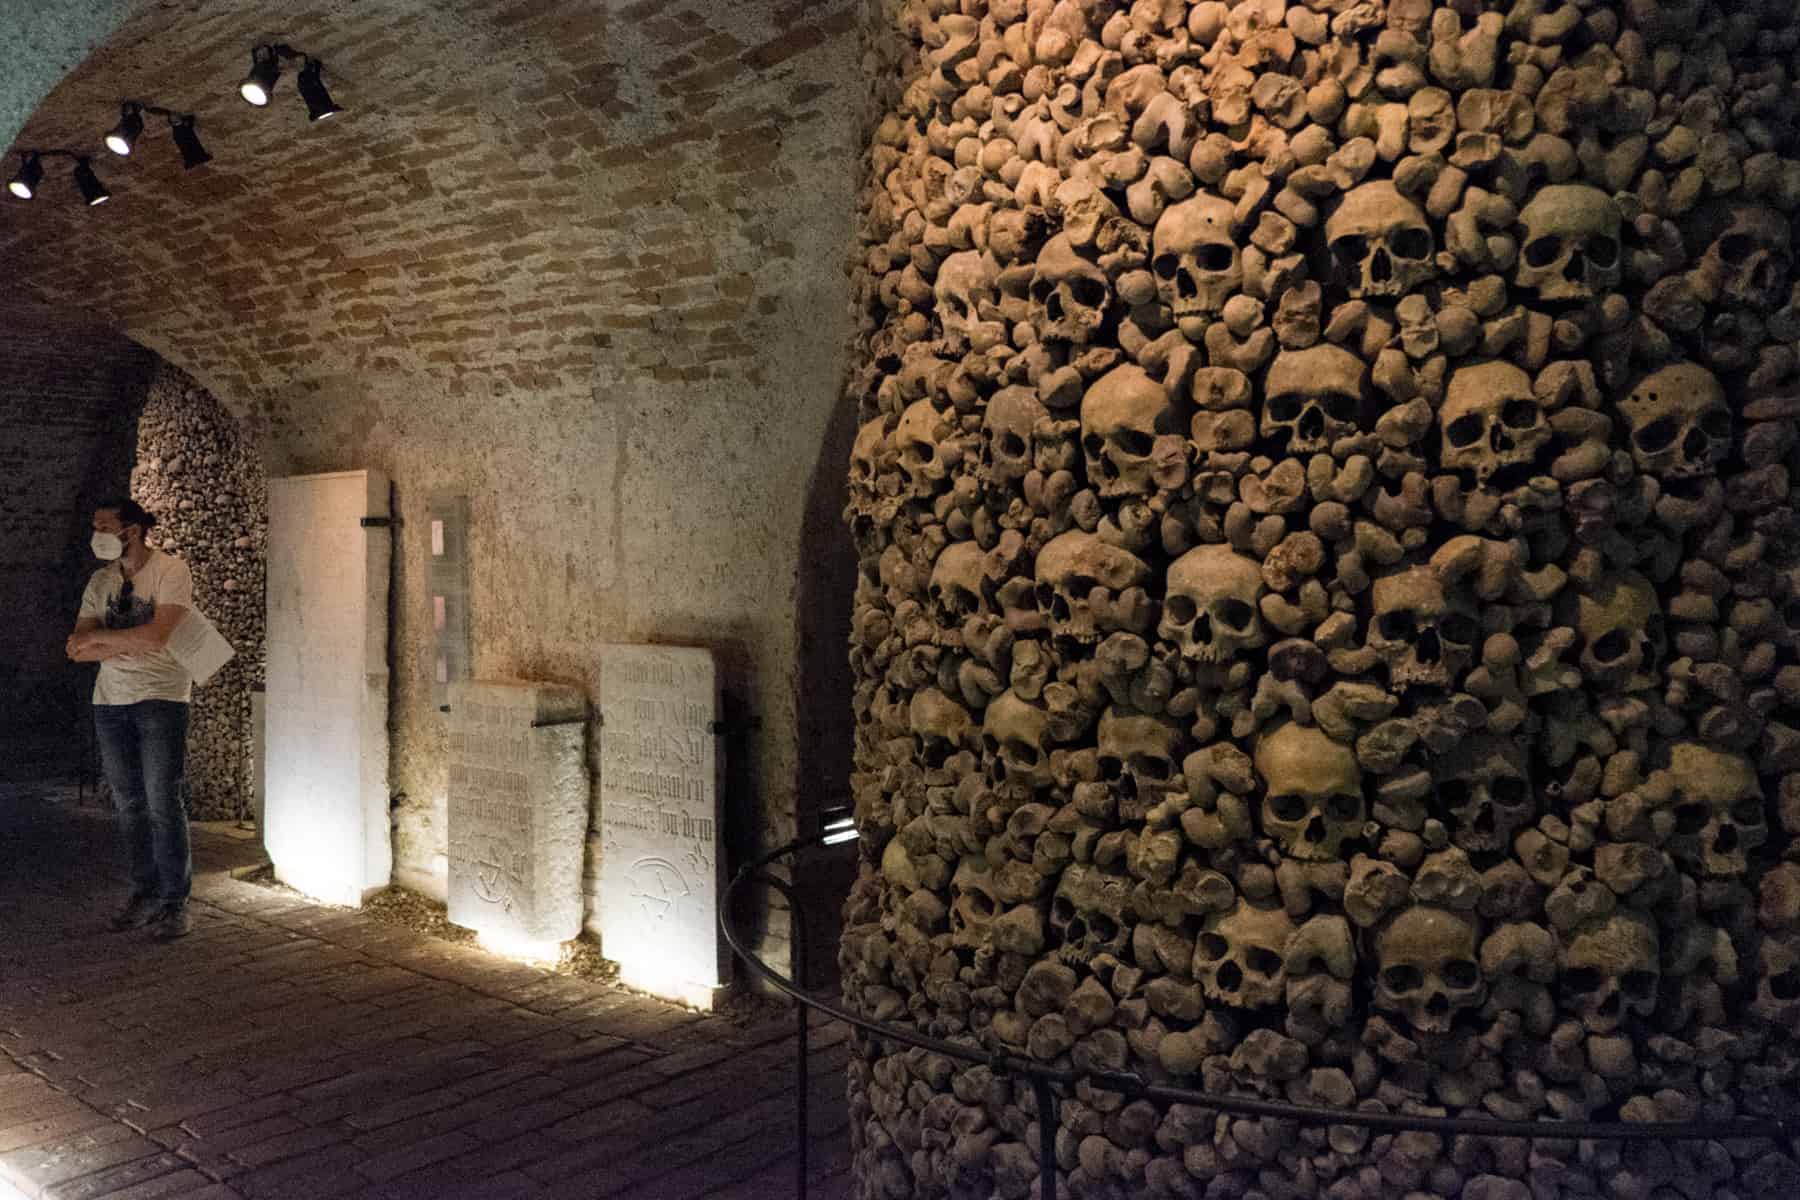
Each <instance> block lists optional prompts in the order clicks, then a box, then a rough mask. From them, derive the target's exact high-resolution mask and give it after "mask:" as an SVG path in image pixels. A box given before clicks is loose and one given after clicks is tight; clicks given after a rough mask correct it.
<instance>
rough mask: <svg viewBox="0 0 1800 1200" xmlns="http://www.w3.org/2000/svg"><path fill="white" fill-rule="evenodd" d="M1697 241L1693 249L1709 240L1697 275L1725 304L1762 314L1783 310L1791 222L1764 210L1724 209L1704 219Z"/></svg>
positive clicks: (1733, 206)
mask: <svg viewBox="0 0 1800 1200" xmlns="http://www.w3.org/2000/svg"><path fill="white" fill-rule="evenodd" d="M1694 237H1695V241H1694V242H1691V243H1690V246H1692V245H1697V244H1698V242H1699V240H1701V239H1707V238H1710V244H1709V245H1708V246H1707V248H1706V252H1705V253H1704V254H1703V255H1701V257H1700V263H1699V270H1700V272H1701V273H1702V274H1703V275H1704V276H1706V277H1707V279H1708V280H1709V282H1711V283H1712V284H1713V285H1714V286H1715V287H1716V288H1717V291H1718V296H1719V300H1720V302H1721V303H1724V304H1730V305H1735V306H1737V307H1739V308H1749V309H1754V310H1756V311H1758V312H1772V311H1774V310H1775V309H1777V308H1780V307H1781V302H1782V301H1783V300H1784V299H1785V298H1786V292H1787V286H1788V278H1789V275H1790V273H1791V272H1792V270H1793V266H1794V256H1793V243H1794V231H1793V229H1792V228H1791V227H1790V226H1789V224H1788V221H1787V218H1785V217H1783V216H1782V215H1781V214H1780V213H1778V212H1776V211H1775V210H1774V209H1772V208H1767V207H1764V206H1763V205H1760V204H1744V203H1741V202H1732V203H1725V204H1721V205H1717V206H1713V207H1710V208H1708V209H1706V210H1705V211H1704V212H1702V213H1701V214H1700V216H1699V218H1698V220H1697V221H1696V223H1695V226H1694Z"/></svg>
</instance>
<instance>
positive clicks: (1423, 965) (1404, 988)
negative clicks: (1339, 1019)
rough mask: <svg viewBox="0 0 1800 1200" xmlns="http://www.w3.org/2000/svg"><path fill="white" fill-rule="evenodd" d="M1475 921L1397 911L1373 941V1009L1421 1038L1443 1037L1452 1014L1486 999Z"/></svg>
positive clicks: (1434, 911) (1440, 912) (1422, 910)
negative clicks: (1393, 1015) (1426, 1035)
mask: <svg viewBox="0 0 1800 1200" xmlns="http://www.w3.org/2000/svg"><path fill="white" fill-rule="evenodd" d="M1480 940H1481V930H1480V929H1479V928H1478V926H1477V924H1476V921H1475V918H1474V917H1472V916H1468V915H1466V914H1464V913H1458V912H1452V911H1450V910H1449V909H1447V908H1432V907H1429V906H1427V905H1415V906H1413V907H1412V908H1408V909H1404V910H1402V911H1401V912H1400V913H1399V914H1398V915H1397V916H1395V917H1393V918H1392V919H1391V920H1389V921H1388V923H1387V924H1386V925H1384V926H1383V927H1382V929H1381V931H1380V932H1379V933H1378V934H1377V935H1376V937H1375V959H1376V963H1377V965H1378V974H1377V975H1376V982H1375V1005H1376V1007H1377V1008H1382V1009H1386V1010H1387V1011H1389V1012H1392V1013H1396V1014H1398V1015H1400V1016H1402V1017H1405V1018H1406V1020H1407V1021H1408V1022H1410V1023H1411V1025H1412V1027H1413V1028H1414V1029H1416V1030H1418V1031H1419V1032H1420V1033H1448V1032H1449V1031H1450V1026H1451V1023H1452V1022H1453V1021H1455V1020H1456V1014H1457V1013H1459V1012H1462V1011H1464V1010H1465V1009H1471V1008H1478V1007H1480V1005H1481V1002H1482V1000H1483V999H1485V998H1486V996H1487V981H1486V980H1485V979H1484V978H1483V977H1482V974H1481V963H1480V960H1479V958H1478V951H1477V946H1478V944H1479V942H1480Z"/></svg>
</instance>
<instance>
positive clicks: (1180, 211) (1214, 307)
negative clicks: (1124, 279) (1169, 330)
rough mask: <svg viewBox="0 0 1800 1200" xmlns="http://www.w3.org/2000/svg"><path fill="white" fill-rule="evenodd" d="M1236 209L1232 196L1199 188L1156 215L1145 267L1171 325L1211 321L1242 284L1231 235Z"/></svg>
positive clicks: (1241, 267)
mask: <svg viewBox="0 0 1800 1200" xmlns="http://www.w3.org/2000/svg"><path fill="white" fill-rule="evenodd" d="M1235 212H1236V207H1235V206H1234V205H1233V204H1232V203H1231V201H1229V200H1224V199H1221V198H1220V197H1218V196H1210V195H1207V194H1206V193H1204V192H1202V193H1201V194H1199V195H1197V196H1194V197H1193V198H1192V199H1189V200H1183V201H1182V202H1181V203H1180V204H1177V205H1174V206H1172V207H1170V208H1169V209H1167V210H1165V211H1164V212H1163V215H1162V216H1161V217H1160V218H1158V220H1157V222H1156V229H1155V231H1154V232H1153V233H1152V234H1151V237H1150V246H1151V258H1150V270H1151V272H1152V273H1153V274H1155V276H1156V292H1157V295H1158V296H1160V297H1161V299H1162V302H1163V303H1164V304H1165V305H1167V306H1168V309H1169V312H1170V314H1171V315H1172V316H1173V317H1174V318H1175V322H1176V324H1178V325H1179V324H1181V323H1182V322H1184V321H1186V322H1190V323H1191V322H1195V321H1198V322H1201V323H1205V322H1207V321H1210V320H1211V319H1212V318H1214V317H1216V316H1218V315H1219V313H1221V312H1223V311H1224V308H1225V302H1226V301H1227V300H1229V299H1231V297H1232V296H1233V295H1235V294H1236V293H1237V291H1238V289H1239V288H1240V287H1241V286H1242V284H1243V282H1244V262H1243V256H1242V253H1241V252H1240V251H1239V249H1238V244H1237V241H1236V239H1234V238H1233V237H1232V235H1231V228H1232V223H1233V220H1234V219H1235V216H1234V214H1235ZM1183 332H1184V333H1185V332H1189V331H1188V330H1185V329H1184V330H1183Z"/></svg>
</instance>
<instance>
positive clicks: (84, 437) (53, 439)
mask: <svg viewBox="0 0 1800 1200" xmlns="http://www.w3.org/2000/svg"><path fill="white" fill-rule="evenodd" d="M153 361H154V359H153V356H152V355H150V354H148V353H147V352H145V351H144V350H142V349H141V348H139V347H137V346H134V345H132V344H131V343H130V342H127V341H125V340H124V339H123V338H119V337H117V336H113V335H109V334H104V333H100V332H97V331H95V330H93V329H91V328H83V327H71V326H68V325H64V324H60V323H57V322H54V321H46V320H44V319H41V318H36V317H30V318H27V317H18V316H10V317H7V316H0V530H3V531H4V536H0V613H3V614H4V619H0V741H6V742H11V741H12V740H13V739H24V738H27V737H30V736H33V735H38V734H44V735H47V736H49V737H51V738H52V739H54V738H56V737H57V736H59V734H60V735H66V736H68V737H70V738H74V739H76V740H75V741H73V742H72V743H71V744H70V745H69V747H68V749H69V751H70V761H71V762H72V761H74V755H75V754H77V753H79V747H80V745H81V743H80V741H79V733H80V726H79V722H80V721H81V720H83V719H84V718H85V712H84V706H85V704H86V703H87V699H88V693H89V691H90V690H91V688H92V686H93V672H94V668H92V667H78V666H74V665H72V664H70V663H69V662H68V660H67V659H66V658H65V657H64V655H63V639H64V637H65V636H66V635H67V634H68V631H69V628H70V627H71V626H72V625H73V624H74V621H75V611H76V608H77V607H78V606H79V604H80V602H81V590H82V588H83V587H84V586H85V585H86V583H87V580H88V576H89V574H90V573H91V572H92V571H93V570H94V568H95V567H96V566H98V563H96V562H95V560H94V558H93V555H92V554H90V553H89V551H88V546H87V542H88V530H89V519H90V517H91V515H92V509H93V506H94V504H95V503H96V502H98V501H99V500H101V499H104V498H105V497H106V496H107V495H108V494H117V493H123V492H124V491H125V488H126V483H127V481H128V479H129V477H130V472H131V458H132V452H133V446H134V443H135V424H136V419H137V412H138V410H139V408H141V407H142V405H143V402H144V389H145V385H146V382H147V380H148V376H149V371H150V368H151V365H152V363H153Z"/></svg>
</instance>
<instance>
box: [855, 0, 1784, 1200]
mask: <svg viewBox="0 0 1800 1200" xmlns="http://www.w3.org/2000/svg"><path fill="white" fill-rule="evenodd" d="M872 22H873V25H874V28H873V31H872V36H871V38H870V40H869V48H868V55H867V62H868V64H869V70H870V75H871V80H872V84H873V86H874V87H875V88H876V89H877V94H878V97H879V100H880V103H881V105H882V111H881V113H880V114H879V121H878V124H875V125H874V127H873V129H872V134H871V138H870V145H869V147H868V153H867V158H866V162H865V171H866V180H867V188H866V192H865V199H864V210H863V213H862V222H861V226H860V237H861V242H860V245H859V246H858V247H857V249H856V253H855V256H854V274H855V295H856V303H857V306H858V317H859V319H860V323H861V324H860V332H859V334H858V337H857V341H856V347H855V358H854V365H855V375H854V378H853V382H852V386H851V402H853V403H856V404H858V405H859V406H860V417H861V420H862V422H863V424H862V426H861V431H860V433H859V435H858V437H857V439H856V444H855V451H854V456H853V460H852V462H851V465H850V471H851V501H850V506H849V511H848V514H847V515H848V520H849V522H850V526H851V529H852V532H853V534H854V536H855V538H856V541H857V545H858V547H859V550H860V555H861V563H862V570H861V577H860V581H859V588H858V591H857V598H856V613H855V623H854V634H853V645H852V649H851V654H852V657H853V659H854V662H855V666H856V670H857V673H858V681H859V686H858V690H857V693H856V718H857V728H858V738H857V747H856V750H857V773H856V778H855V791H856V797H857V817H858V821H859V824H860V827H861V830H862V833H863V836H864V842H863V846H864V851H865V863H864V869H863V873H862V876H861V879H860V881H859V883H858V885H857V888H856V890H855V892H854V894H853V896H852V899H851V901H850V904H849V907H848V913H847V916H848V921H847V932H846V934H845V938H844V943H843V950H842V958H843V965H844V969H845V989H846V993H847V996H848V998H849V1000H850V1002H851V1003H852V1004H853V1005H854V1006H855V1007H856V1008H857V1009H858V1010H859V1011H861V1012H863V1013H865V1014H867V1015H870V1016H873V1017H877V1018H880V1019H882V1020H886V1021H890V1022H899V1023H904V1024H907V1025H910V1026H912V1027H914V1028H917V1029H919V1030H921V1031H924V1032H927V1033H930V1034H933V1035H936V1036H939V1037H945V1038H950V1039H953V1040H964V1041H967V1042H969V1043H970V1044H972V1045H977V1046H980V1047H984V1048H988V1049H991V1050H1004V1051H1007V1052H1010V1053H1013V1054H1017V1055H1022V1056H1028V1057H1030V1058H1033V1059H1036V1060H1039V1061H1042V1062H1045V1063H1052V1064H1058V1065H1073V1066H1077V1067H1094V1068H1105V1069H1126V1070H1131V1071H1135V1072H1138V1073H1140V1074H1141V1075H1143V1076H1144V1077H1145V1078H1147V1079H1151V1080H1155V1081H1159V1082H1168V1083H1173V1084H1177V1085H1183V1086H1189V1087H1196V1088H1205V1089H1209V1090H1212V1091H1216V1092H1226V1093H1232V1094H1237V1095H1247V1096H1259V1097H1268V1098H1279V1099H1285V1100H1291V1101H1299V1102H1304V1103H1310V1104H1319V1105H1330V1106H1339V1107H1345V1108H1354V1107H1364V1108H1372V1109H1377V1110H1383V1111H1412V1112H1419V1113H1427V1114H1451V1115H1476V1116H1498V1117H1508V1118H1527V1119H1543V1120H1553V1119H1558V1118H1570V1117H1579V1116H1587V1117H1593V1118H1596V1119H1607V1120H1643V1119H1663V1120H1684V1119H1695V1118H1703V1117H1722V1116H1731V1115H1744V1114H1755V1113H1771V1112H1779V1113H1786V1114H1791V1113H1793V1111H1794V1109H1795V1106H1796V1098H1797V1096H1800V1092H1797V1090H1796V1089H1797V1087H1800V1085H1797V1084H1796V1082H1795V1081H1796V1080H1797V1079H1800V840H1796V835H1797V834H1800V519H1797V517H1796V510H1795V502H1796V494H1795V489H1796V486H1797V481H1796V480H1795V478H1794V475H1795V473H1796V469H1797V468H1800V456H1797V452H1796V445H1797V443H1800V428H1797V421H1800V291H1796V289H1795V286H1794V284H1795V279H1794V272H1793V270H1792V268H1793V237H1794V223H1795V213H1796V210H1800V135H1797V132H1796V121H1797V120H1800V52H1797V47H1800V12H1797V10H1796V7H1795V4H1794V3H1793V0H1665V2H1662V3H1658V2H1657V0H1385V2H1384V0H1237V2H1236V3H1229V2H1227V3H1221V2H1216V0H1215V2H1207V3H1187V2H1184V0H1136V2H1135V3H1128V2H1126V0H882V3H880V4H879V5H878V13H877V15H876V16H875V17H873V18H872ZM850 1090H851V1108H852V1112H851V1132H852V1136H853V1138H854V1141H855V1152H856V1162H857V1177H858V1186H859V1194H860V1195H862V1196H865V1197H895V1198H898V1197H915V1196H918V1197H924V1196H958V1197H961V1196H967V1197H989V1196H996V1197H1026V1196H1028V1195H1031V1194H1032V1191H1033V1188H1034V1186H1035V1185H1034V1182H1033V1181H1034V1178H1035V1156H1036V1148H1037V1147H1038V1145H1039V1139H1040V1138H1042V1137H1044V1136H1050V1137H1053V1138H1054V1144H1055V1153H1056V1157H1057V1160H1058V1162H1059V1164H1060V1166H1061V1169H1062V1185H1061V1186H1062V1188H1063V1189H1066V1192H1067V1194H1069V1195H1073V1196H1101V1197H1112V1196H1194V1197H1198V1196H1206V1197H1239V1196H1243V1197H1253V1196H1256V1197H1271V1198H1282V1197H1329V1198H1330V1200H1356V1198H1361V1197H1367V1198H1369V1200H1373V1198H1375V1197H1386V1196H1416V1197H1426V1196H1438V1197H1445V1198H1452V1197H1467V1198H1470V1200H1477V1198H1480V1200H1493V1198H1508V1200H1512V1198H1517V1200H1526V1198H1527V1197H1537V1198H1538V1200H1545V1198H1548V1197H1555V1196H1563V1195H1567V1196H1586V1195H1594V1196H1601V1197H1609V1198H1615V1200H1626V1198H1634V1200H1635V1198H1644V1200H1653V1198H1669V1200H1673V1198H1674V1197H1686V1198H1688V1200H1699V1198H1702V1197H1720V1198H1721V1200H1722V1198H1724V1197H1740V1196H1742V1197H1748V1196H1754V1195H1777V1194H1781V1195H1794V1194H1800V1174H1797V1172H1796V1167H1795V1163H1794V1161H1793V1160H1792V1159H1791V1158H1790V1157H1789V1156H1788V1155H1789V1154H1790V1153H1791V1148H1785V1149H1784V1148H1776V1147H1772V1146H1771V1145H1770V1144H1769V1143H1766V1142H1743V1143H1738V1142H1732V1143H1717V1142H1714V1143H1706V1142H1700V1143H1667V1144H1664V1143H1655V1144H1650V1145H1647V1146H1641V1147H1635V1148H1633V1149H1631V1150H1630V1151H1629V1152H1624V1153H1622V1152H1621V1151H1620V1150H1619V1149H1618V1148H1617V1147H1616V1146H1615V1145H1613V1144H1609V1143H1600V1142H1592V1143H1585V1144H1583V1143H1575V1142H1559V1141H1538V1142H1534V1143H1533V1142H1525V1141H1501V1140H1496V1139H1491V1138H1481V1137H1466V1138H1461V1139H1457V1140H1451V1141H1446V1140H1443V1139H1440V1138H1438V1137H1436V1136H1434V1135H1430V1134H1422V1133H1406V1134H1386V1135H1371V1134H1369V1133H1367V1132H1366V1131H1361V1130H1357V1129H1352V1128H1349V1127H1344V1126H1336V1127H1304V1126H1298V1125H1293V1124H1283V1123H1281V1122H1278V1121H1274V1120H1251V1119H1227V1118H1222V1117H1219V1116H1217V1115H1216V1114H1215V1113H1213V1112H1210V1111H1206V1110H1202V1109H1186V1108H1183V1107H1182V1106H1174V1107H1167V1106H1158V1105H1155V1104H1152V1103H1150V1102H1148V1101H1146V1100H1144V1099H1141V1098H1140V1099H1132V1098H1130V1097H1128V1096H1123V1095H1120V1094H1117V1093H1110V1092H1106V1091H1102V1090H1098V1089H1094V1088H1091V1087H1088V1086H1081V1087H1078V1088H1076V1089H1074V1090H1073V1091H1072V1092H1070V1093H1069V1094H1068V1095H1066V1096H1065V1097H1064V1103H1063V1104H1062V1105H1061V1106H1060V1113H1059V1119H1058V1122H1057V1124H1056V1126H1055V1127H1054V1128H1053V1129H1051V1130H1049V1131H1046V1130H1044V1129H1042V1128H1040V1125H1039V1122H1038V1118H1037V1109H1036V1106H1035V1104H1034V1103H1033V1101H1032V1096H1031V1093H1030V1089H1029V1088H1027V1087H1023V1086H1018V1085H1016V1084H1012V1083H1009V1082H1007V1081H1006V1079H1005V1078H1004V1077H1002V1076H997V1075H996V1074H995V1073H994V1072H992V1071H991V1070H989V1069H988V1068H986V1067H972V1066H967V1065H964V1064H962V1063H958V1062H953V1061H949V1060H946V1059H942V1058H938V1057H936V1056H933V1055H929V1054H925V1053H919V1052H910V1051H903V1050H900V1049H897V1048H895V1047H892V1046H888V1047H883V1046H880V1045H878V1044H876V1043H873V1042H861V1043H859V1053H858V1055H857V1057H856V1058H855V1061H854V1062H853V1064H852V1068H851V1077H850Z"/></svg>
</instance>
